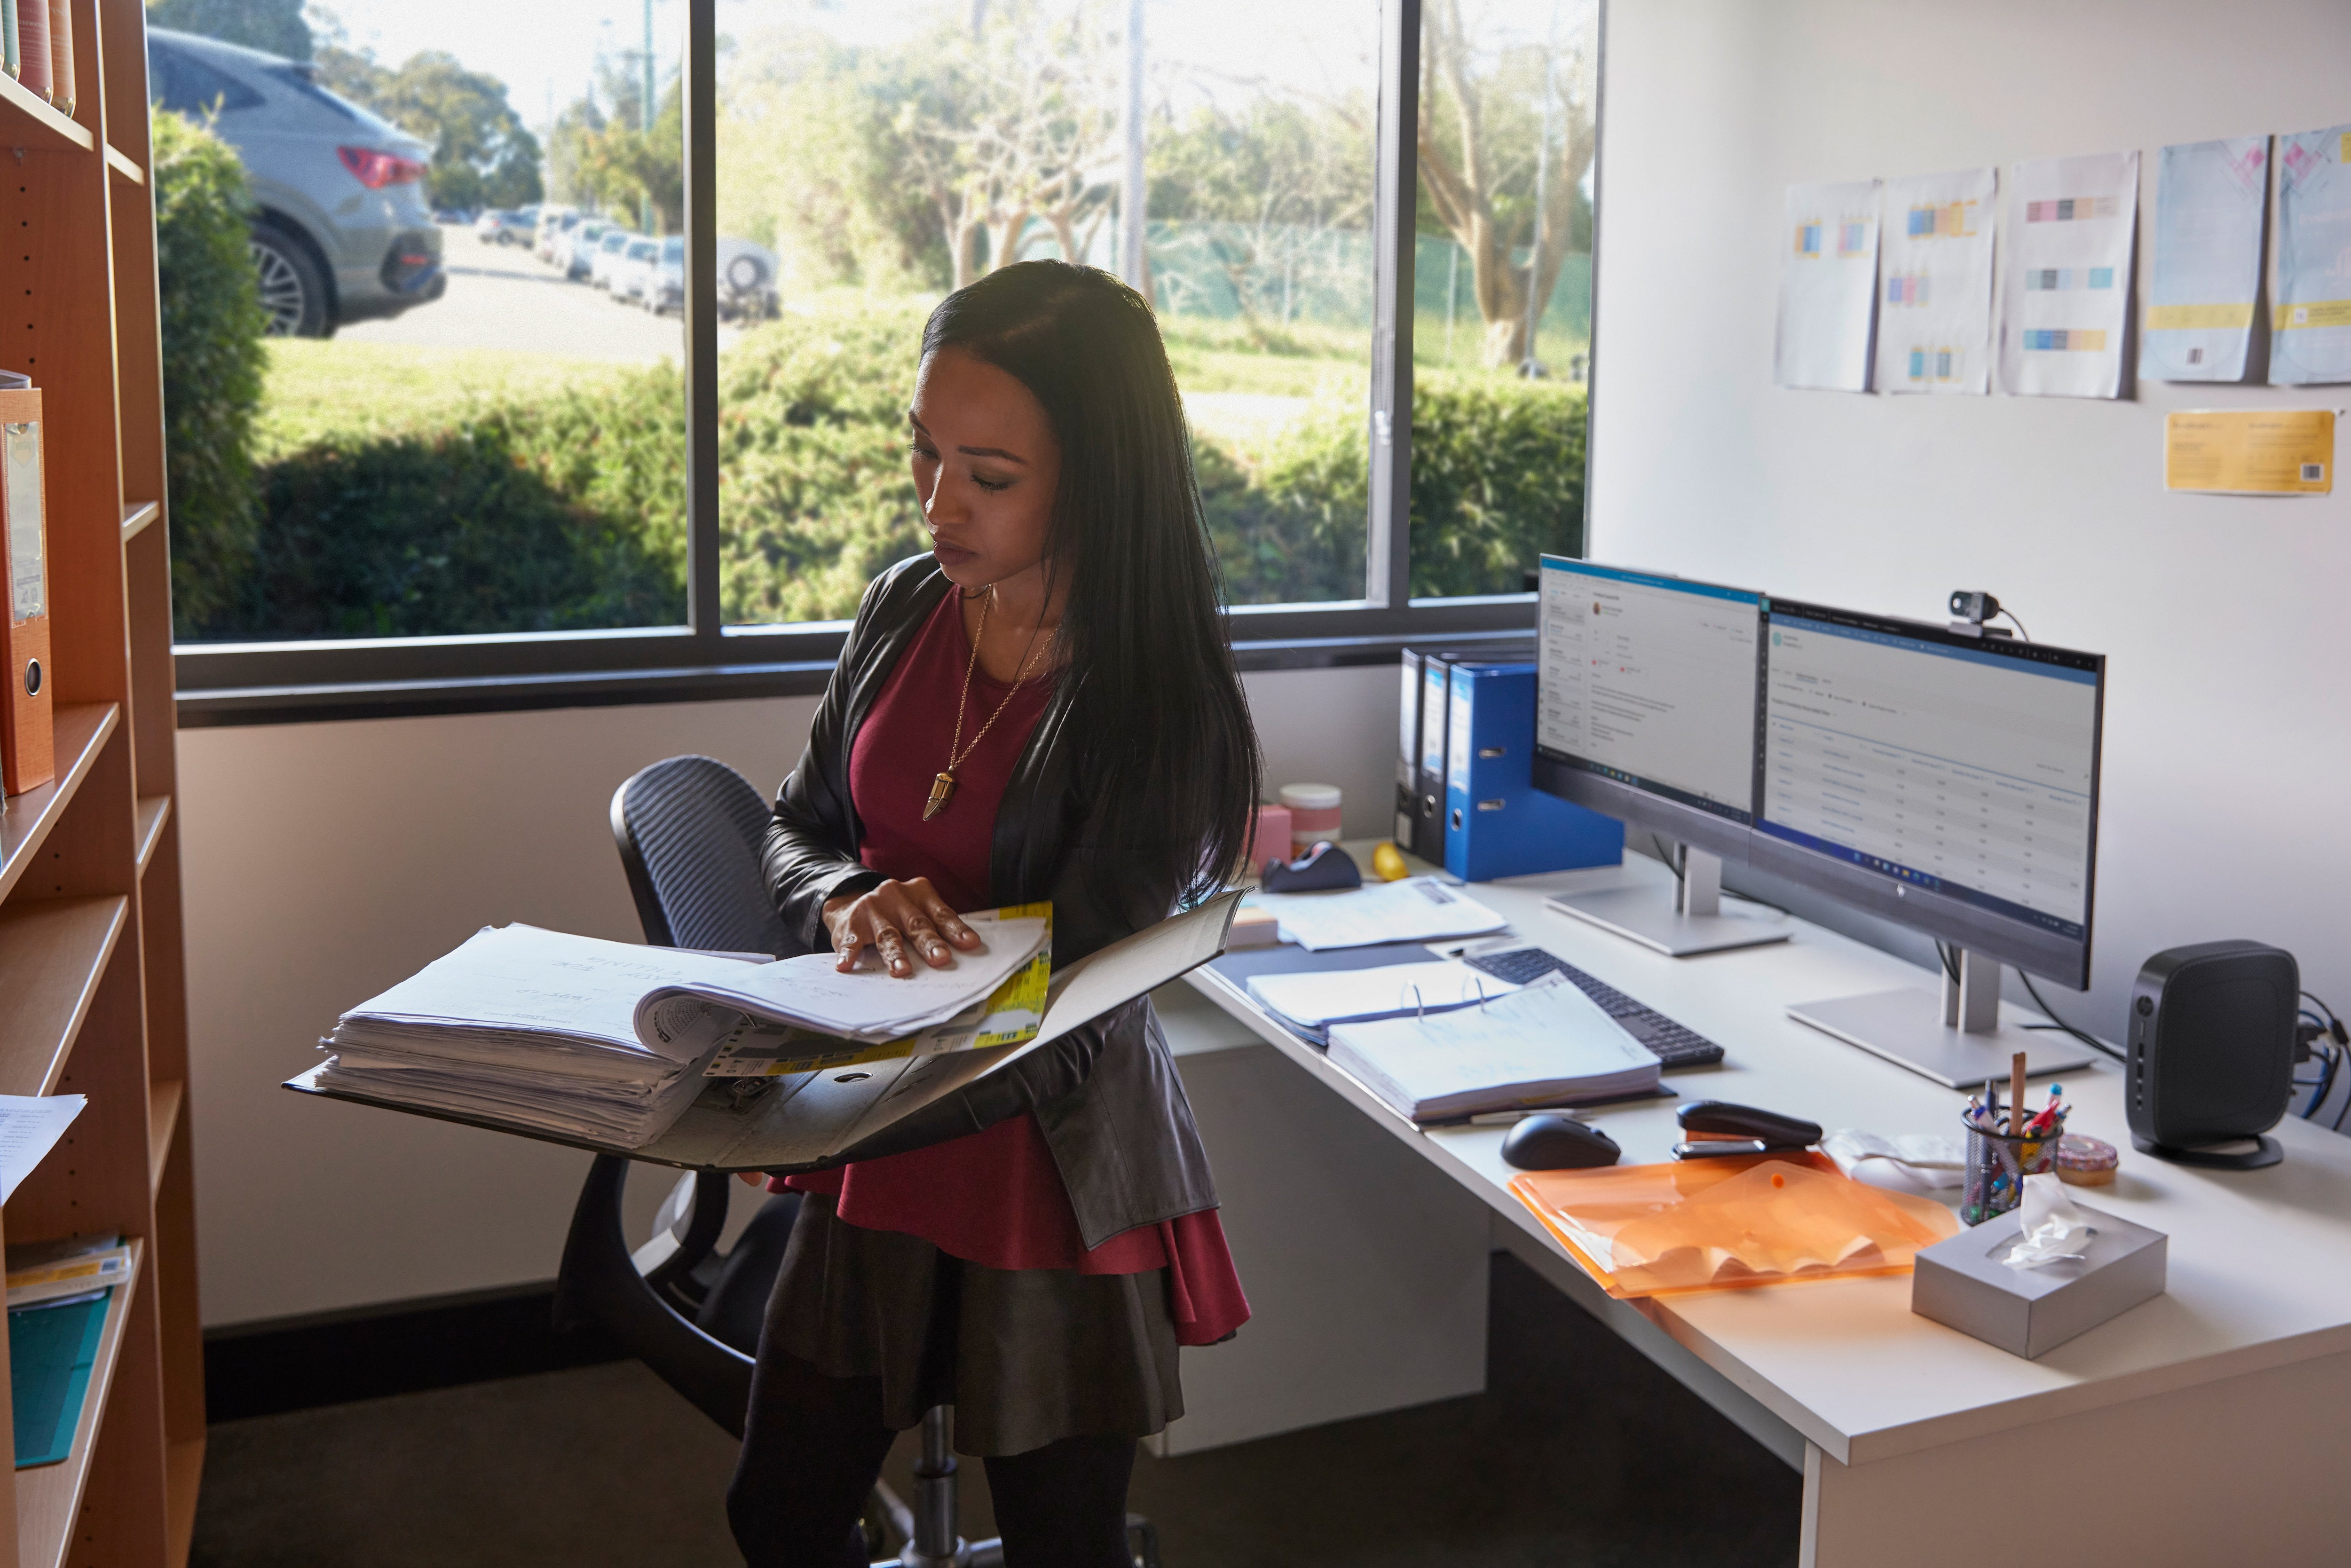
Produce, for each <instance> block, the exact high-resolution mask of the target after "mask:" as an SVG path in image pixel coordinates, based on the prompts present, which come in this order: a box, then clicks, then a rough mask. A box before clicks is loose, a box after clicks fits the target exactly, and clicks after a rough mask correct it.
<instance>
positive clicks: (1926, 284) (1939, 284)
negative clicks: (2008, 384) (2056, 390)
mask: <svg viewBox="0 0 2351 1568" xmlns="http://www.w3.org/2000/svg"><path fill="white" fill-rule="evenodd" d="M1998 189H1999V176H1998V175H1997V174H1996V173H1995V172H1993V171H1991V170H1990V169H1965V170H1961V171H1960V172H1958V173H1955V174H1914V175H1911V176H1909V177H1907V178H1905V179H1899V180H1888V181H1886V193H1885V199H1884V201H1883V203H1882V210H1883V212H1884V213H1885V222H1884V224H1883V225H1882V232H1881V234H1880V236H1879V239H1878V246H1877V258H1878V269H1877V271H1878V280H1879V281H1878V288H1877V299H1878V305H1879V309H1878V313H1877V390H1878V391H1879V392H1976V393H1981V392H1986V391H1988V390H1989V389H1990V376H1989V368H1990V361H1991V257H1992V243H1991V241H1992V228H1993V218H1992V196H1993V194H1994V193H1995V192H1997V191H1998Z"/></svg>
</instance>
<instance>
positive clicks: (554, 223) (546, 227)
mask: <svg viewBox="0 0 2351 1568" xmlns="http://www.w3.org/2000/svg"><path fill="white" fill-rule="evenodd" d="M579 226H580V214H579V213H578V212H577V211H576V210H575V209H573V208H570V207H549V208H547V209H546V210H545V211H543V212H541V213H540V214H538V236H537V237H536V238H534V239H533V240H532V241H531V246H530V248H531V249H532V250H533V251H534V252H535V253H537V255H538V259H539V260H541V261H544V262H549V263H552V262H553V261H554V260H555V259H556V247H557V246H560V245H561V244H562V243H563V241H564V237H565V236H566V235H569V234H570V232H571V231H572V230H573V229H575V228H578V227H579Z"/></svg>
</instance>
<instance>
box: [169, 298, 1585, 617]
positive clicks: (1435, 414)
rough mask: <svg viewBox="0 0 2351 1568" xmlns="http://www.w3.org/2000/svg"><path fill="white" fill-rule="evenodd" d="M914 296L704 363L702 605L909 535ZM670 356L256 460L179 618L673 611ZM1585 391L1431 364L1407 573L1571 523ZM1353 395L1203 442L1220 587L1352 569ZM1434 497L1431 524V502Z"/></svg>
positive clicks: (1515, 558) (1559, 530)
mask: <svg viewBox="0 0 2351 1568" xmlns="http://www.w3.org/2000/svg"><path fill="white" fill-rule="evenodd" d="M921 328H922V316H921V312H920V311H919V310H917V309H915V308H912V307H908V308H888V307H874V308H865V309H862V310H855V311H849V312H842V313H839V314H833V315H827V316H824V317H800V316H788V317H786V318H785V319H782V320H779V321H778V322H775V323H773V324H771V325H768V326H766V327H763V328H760V329H758V330H756V331H754V332H753V333H751V334H749V335H748V336H747V338H746V339H745V340H744V341H743V342H742V343H740V344H739V345H738V346H737V347H736V348H734V349H733V350H729V352H728V354H727V356H726V361H724V365H723V368H722V371H721V384H720V389H719V393H720V417H719V429H718V444H719V488H720V496H721V499H722V503H723V507H724V510H723V516H724V517H725V518H726V534H725V536H724V538H723V540H722V544H721V559H720V572H721V579H720V591H721V606H722V608H723V610H724V612H725V614H726V618H727V620H728V621H730V622H784V621H811V620H829V619H839V618H845V617H847V616H848V615H850V614H852V613H853V612H855V609H856V605H857V600H858V596H859V594H860V593H861V592H862V591H863V589H864V586H865V584H866V583H867V582H868V581H869V580H872V577H873V575H874V574H875V573H876V572H878V571H880V570H882V569H883V567H884V566H886V565H888V564H889V563H890V562H892V561H893V560H898V559H903V558H904V557H906V556H909V555H913V554H914V553H916V552H918V551H920V550H921V549H924V548H925V543H926V537H925V532H924V529H923V526H922V512H921V507H920V506H919V504H918V502H917V500H916V497H915V494H914V485H913V482H912V480H911V479H910V478H909V476H908V474H907V467H906V453H905V428H904V418H905V408H906V402H907V400H908V397H909V395H910V393H911V392H912V385H913V380H914V361H913V346H914V343H915V342H916V341H918V340H919V337H920V332H921ZM682 392H683V389H682V387H681V385H680V382H679V379H678V374H677V371H675V370H674V368H672V367H666V366H665V367H663V368H661V369H658V370H652V371H642V372H638V373H636V374H634V375H632V376H630V377H627V378H623V379H622V381H621V382H616V383H613V384H612V385H611V387H610V388H609V389H608V390H596V391H589V392H569V393H566V394H564V395H562V396H560V397H558V398H555V399H553V400H552V401H549V402H544V403H539V404H534V405H530V406H524V405H521V404H517V403H507V404H503V405H498V406H494V407H492V408H490V409H489V410H488V411H486V412H485V413H480V414H477V415H475V416H473V417H472V418H471V419H470V420H469V421H468V422H467V423H465V424H464V425H463V426H461V427H459V428H455V429H438V430H417V431H405V432H392V433H388V434H384V435H381V436H379V437H376V438H374V439H371V440H368V441H364V442H359V443H351V442H350V441H348V440H347V439H346V440H330V441H327V442H321V443H319V444H313V445H311V446H309V447H307V448H304V449H302V450H300V451H297V452H295V453H292V454H290V455H287V456H285V457H283V458H281V459H279V460H278V461H277V462H274V463H271V464H269V465H266V467H265V468H264V469H263V470H262V473H261V501H262V505H261V507H260V521H259V528H258V530H257V533H256V537H255V538H254V540H253V546H252V548H251V549H247V550H246V551H244V553H243V558H242V559H244V561H245V563H246V564H245V565H244V566H243V567H242V568H241V569H240V570H239V571H238V572H237V573H236V574H235V576H234V579H233V580H234V581H235V584H236V591H235V592H233V593H230V594H227V595H225V596H215V597H214V598H213V599H210V600H207V601H205V609H204V612H203V614H202V615H201V616H200V617H196V618H193V619H190V618H188V617H185V616H183V629H185V631H186V632H187V633H188V634H193V635H195V636H201V637H207V638H231V639H238V640H243V639H265V638H306V637H350V636H371V637H397V636H415V635H428V634H434V633H441V634H448V633H463V632H544V631H563V630H571V629H583V628H591V627H601V626H629V625H664V624H675V623H678V622H682V621H683V620H684V615H685V592H684V582H685V553H686V552H685V517H684V498H685V428H684V412H683V409H684V402H683V396H682ZM1583 406H1584V405H1583V397H1582V395H1581V393H1580V392H1575V391H1573V390H1570V389H1565V388H1559V387H1553V386H1549V385H1544V384H1541V383H1537V384H1534V385H1527V384H1523V383H1515V382H1478V381H1462V382H1452V381H1448V380H1446V379H1443V378H1426V377H1425V378H1423V380H1422V382H1421V383H1420V388H1419V391H1418V393H1417V395H1416V407H1415V413H1414V424H1413V452H1414V482H1413V494H1412V513H1413V522H1414V528H1413V541H1412V542H1413V549H1412V558H1413V569H1412V570H1413V578H1412V580H1413V591H1414V592H1415V593H1416V594H1432V593H1493V592H1514V591H1518V590H1519V588H1520V573H1521V572H1522V571H1523V570H1525V569H1526V568H1528V567H1530V566H1531V565H1532V564H1533V563H1534V558H1535V556H1536V555H1537V554H1538V553H1539V552H1541V551H1542V550H1564V551H1570V552H1572V551H1573V550H1574V549H1576V548H1577V546H1578V544H1579V543H1580V537H1581V524H1582V515H1583ZM1195 456H1196V465H1197V469H1198V473H1199V477H1200V486H1201V491H1202V496H1203V498H1204V500H1205V501H1206V503H1207V517H1208V526H1209V530H1210V535H1211V538H1212V541H1213V543H1214V545H1215V548H1216V549H1217V555H1218V557H1219V558H1220V559H1221V560H1222V561H1223V563H1224V567H1225V571H1226V576H1227V580H1228V585H1229V589H1230V591H1231V594H1232V597H1233V599H1234V601H1236V602H1242V603H1263V602H1269V601H1311V600H1319V599H1352V598H1355V597H1357V596H1359V595H1360V594H1361V593H1362V591H1363V559H1364V496H1365V479H1364V418H1363V415H1362V413H1361V411H1360V410H1354V409H1350V408H1348V407H1346V406H1343V405H1341V404H1337V403H1332V404H1327V405H1325V404H1318V405H1315V406H1314V407H1312V408H1311V410H1310V411H1309V413H1308V415H1307V417H1305V418H1304V419H1302V420H1301V421H1299V422H1298V423H1296V424H1295V425H1294V426H1292V427H1291V429H1290V431H1289V432H1288V434H1286V435H1285V436H1284V437H1283V438H1282V440H1281V441H1280V443H1279V444H1278V445H1277V447H1276V449H1275V450H1274V451H1273V452H1272V453H1271V454H1270V455H1269V456H1267V457H1266V458H1265V459H1264V460H1263V461H1262V462H1260V463H1259V464H1257V465H1255V466H1254V467H1245V466H1243V465H1241V464H1240V463H1239V462H1238V461H1237V460H1236V459H1235V458H1234V457H1232V456H1231V455H1228V453H1227V452H1226V451H1225V450H1224V449H1223V448H1221V447H1219V446H1217V444H1214V443H1211V442H1205V441H1204V442H1202V443H1200V444H1199V445H1198V447H1197V449H1196V455H1195ZM1432 519H1433V520H1434V524H1432Z"/></svg>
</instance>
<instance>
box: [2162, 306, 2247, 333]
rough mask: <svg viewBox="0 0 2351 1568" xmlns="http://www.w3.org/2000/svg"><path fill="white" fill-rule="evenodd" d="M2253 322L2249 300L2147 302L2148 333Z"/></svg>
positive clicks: (2218, 328)
mask: <svg viewBox="0 0 2351 1568" xmlns="http://www.w3.org/2000/svg"><path fill="white" fill-rule="evenodd" d="M2252 324H2253V306H2252V301H2251V300H2247V301H2246V302H2245V303H2243V304H2241V305H2150V306H2148V307H2147V330H2148V331H2150V332H2186V331H2196V330H2199V329H2203V330H2225V329H2231V328H2245V327H2250V326H2252Z"/></svg>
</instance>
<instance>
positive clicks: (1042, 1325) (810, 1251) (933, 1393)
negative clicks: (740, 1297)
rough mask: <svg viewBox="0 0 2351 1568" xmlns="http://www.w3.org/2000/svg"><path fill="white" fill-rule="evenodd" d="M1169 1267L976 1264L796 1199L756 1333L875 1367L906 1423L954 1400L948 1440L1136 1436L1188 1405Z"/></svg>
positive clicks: (864, 1370) (885, 1398)
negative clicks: (1098, 1270) (1113, 1269)
mask: <svg viewBox="0 0 2351 1568" xmlns="http://www.w3.org/2000/svg"><path fill="white" fill-rule="evenodd" d="M1166 1272H1167V1271H1166V1270H1164V1269H1154V1270H1150V1271H1149V1272H1147V1273H1142V1274H1081V1273H1079V1272H1078V1271H1077V1270H1074V1269H1020V1270H1004V1269H989V1268H984V1267H982V1266H981V1265H979V1264H977V1263H969V1262H966V1261H964V1260H962V1259H959V1258H954V1257H950V1256H949V1255H947V1254H946V1253H945V1252H942V1251H940V1250H939V1249H937V1248H936V1247H935V1246H933V1245H932V1244H931V1243H930V1242H928V1241H925V1240H924V1239H921V1238H920V1237H917V1236H908V1235H905V1234H904V1233H902V1232H898V1231H893V1230H867V1229H865V1228H862V1227H859V1226H855V1225H851V1224H849V1223H847V1222H846V1221H844V1220H842V1219H841V1218H840V1217H839V1215H838V1214H836V1213H835V1211H834V1204H833V1199H832V1198H831V1197H829V1196H827V1195H825V1194H822V1193H813V1192H812V1193H809V1194H806V1195H804V1196H803V1197H802V1198H801V1200H800V1212H799V1219H798V1220H797V1221H795V1222H794V1224H793V1226H792V1236H791V1241H790V1243H789V1245H788V1246H787V1247H786V1249H785V1251H784V1263H783V1268H782V1270H781V1271H780V1272H779V1273H778V1275H777V1277H776V1291H775V1294H774V1295H772V1296H771V1297H769V1298H768V1321H767V1327H766V1332H765V1333H763V1334H762V1336H761V1340H760V1345H761V1348H762V1349H763V1350H765V1349H768V1347H770V1346H773V1347H777V1348H780V1349H781V1350H783V1351H784V1352H785V1354H789V1355H792V1356H796V1357H798V1358H799V1360H801V1361H805V1362H808V1363H810V1364H812V1365H813V1366H815V1367H816V1369H817V1370H818V1371H820V1372H821V1373H823V1374H824V1375H826V1376H828V1377H879V1378H880V1379H881V1380H882V1411H883V1420H884V1421H886V1422H888V1423H889V1424H890V1425H891V1426H892V1427H897V1428H898V1429H900V1430H901V1431H903V1430H905V1429H906V1428H908V1427H914V1426H917V1425H919V1424H920V1423H921V1421H922V1418H923V1412H924V1411H925V1410H927V1409H929V1408H930V1407H931V1406H934V1405H952V1406H955V1411H956V1420H955V1446H956V1448H957V1450H959V1451H960V1452H963V1453H966V1454H970V1455H973V1456H976V1457H983V1456H988V1455H1006V1454H1025V1453H1027V1452H1028V1451H1029V1449H1031V1448H1043V1447H1044V1446H1045V1445H1046V1444H1048V1443H1052V1442H1058V1441H1060V1440H1061V1438H1063V1437H1148V1436H1150V1435H1151V1434H1152V1433H1154V1432H1156V1431H1158V1430H1160V1429H1161V1428H1162V1427H1165V1426H1166V1425H1167V1423H1168V1422H1170V1421H1173V1420H1175V1418H1176V1417H1177V1416H1181V1415H1183V1414H1184V1395H1183V1390H1182V1388H1181V1386H1180V1385H1178V1382H1177V1378H1176V1357H1175V1318H1174V1317H1173V1315H1172V1314H1171V1313H1170V1312H1169V1311H1168V1306H1167V1283H1166Z"/></svg>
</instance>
